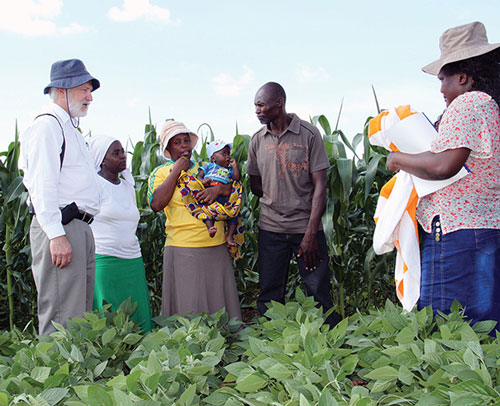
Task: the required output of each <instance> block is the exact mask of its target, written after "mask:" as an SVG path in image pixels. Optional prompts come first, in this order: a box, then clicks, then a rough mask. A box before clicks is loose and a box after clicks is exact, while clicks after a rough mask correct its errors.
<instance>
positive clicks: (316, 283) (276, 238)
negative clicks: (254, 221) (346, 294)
mask: <svg viewBox="0 0 500 406" xmlns="http://www.w3.org/2000/svg"><path fill="white" fill-rule="evenodd" d="M302 238H304V234H282V233H274V232H272V231H265V230H262V229H259V266H258V269H259V287H260V295H259V297H258V299H257V307H258V308H259V312H260V314H264V313H265V312H266V310H267V305H266V304H267V303H269V302H270V301H271V300H274V301H276V302H280V303H284V301H285V290H286V283H287V280H288V269H289V265H290V260H291V258H292V254H295V255H297V254H298V253H299V249H300V243H301V242H302ZM316 238H317V240H318V248H319V250H320V253H321V262H320V263H319V264H317V266H318V267H317V268H316V269H315V270H314V271H308V270H306V268H305V265H304V260H303V258H302V257H300V258H297V263H298V266H299V274H300V276H301V277H302V279H303V280H304V282H305V285H306V290H307V294H308V295H309V296H313V297H314V300H316V301H317V302H318V303H319V304H320V305H321V306H323V310H324V311H326V310H328V309H330V308H331V307H332V306H333V301H332V297H331V271H330V267H329V265H328V262H329V257H328V247H327V245H326V239H325V234H324V233H323V231H318V233H317V235H316ZM326 322H327V323H328V324H329V325H330V326H332V327H333V326H334V325H335V324H337V323H338V322H339V317H338V314H337V313H335V312H334V313H332V314H331V315H330V316H329V317H328V319H327V320H326Z"/></svg>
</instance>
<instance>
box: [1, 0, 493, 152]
mask: <svg viewBox="0 0 500 406" xmlns="http://www.w3.org/2000/svg"><path fill="white" fill-rule="evenodd" d="M472 21H481V22H483V23H484V24H485V26H486V30H487V33H488V38H489V41H490V43H497V42H500V24H499V23H498V22H499V21H500V2H499V0H476V1H474V2H473V1H470V0H467V1H465V0H440V1H436V0H432V1H431V0H420V1H416V2H403V1H384V0H381V1H368V0H367V1H361V0H358V1H356V0H351V1H345V0H342V1H338V0H309V1H307V2H306V1H296V0H265V1H263V0H254V1H234V0H221V1H217V0H214V1H210V2H209V1H202V0H191V1H169V0H85V1H77V0H38V1H35V0H0V49H1V52H0V72H1V74H2V97H1V102H0V103H1V105H0V152H1V151H5V150H6V149H7V146H8V144H9V143H10V142H11V141H12V140H13V139H14V134H15V127H16V123H17V126H18V128H19V131H21V132H22V131H23V130H24V129H25V128H26V127H27V126H28V125H29V124H30V123H31V122H32V120H33V118H34V117H35V116H36V115H37V114H39V112H40V111H41V110H43V108H44V106H46V105H47V104H48V103H49V102H50V99H49V97H48V96H46V95H45V96H44V95H43V88H44V87H45V86H46V85H47V84H48V83H49V82H50V78H49V74H50V66H51V64H52V63H53V62H54V61H57V60H63V59H70V58H79V59H81V60H83V61H84V63H85V65H86V67H87V69H88V70H89V72H90V73H91V74H92V75H93V76H94V77H96V78H97V79H99V81H100V82H101V87H100V88H99V89H98V90H96V91H95V92H94V93H93V97H94V101H93V103H92V105H91V106H90V109H89V113H88V115H87V117H85V118H82V119H81V121H80V127H81V129H82V131H83V133H84V134H88V133H89V132H91V133H92V134H93V135H99V134H105V135H109V136H113V137H115V138H118V139H119V140H120V141H122V143H123V144H124V146H126V145H128V146H129V149H130V148H131V146H132V145H133V144H135V143H136V142H137V141H140V140H142V139H143V136H144V127H145V125H146V124H147V123H148V122H149V115H151V121H152V123H153V124H155V125H157V127H158V128H160V127H161V126H162V124H163V123H164V121H165V120H166V119H169V118H174V119H176V120H178V121H182V122H184V123H185V124H186V125H187V126H188V127H189V128H190V129H191V130H193V131H195V132H196V131H198V128H199V127H200V126H201V125H202V124H203V123H208V124H209V125H210V127H211V129H212V130H213V132H214V134H215V137H216V138H220V139H224V140H228V141H229V140H232V138H233V137H234V135H235V133H236V128H238V130H239V132H240V133H242V134H250V135H251V134H253V133H254V132H255V131H257V130H258V129H259V128H260V126H261V125H260V123H259V122H258V120H257V118H256V117H255V113H254V106H253V100H254V96H255V93H256V91H257V90H258V88H259V87H260V86H261V85H263V84H264V83H266V82H268V81H275V82H279V83H280V84H281V85H283V87H284V88H285V90H286V93H287V105H286V107H287V111H288V112H293V113H297V114H298V115H299V117H301V118H302V119H305V120H308V119H309V118H310V117H313V116H315V115H319V114H324V115H326V117H327V118H328V119H329V121H330V123H332V125H335V123H336V121H337V118H338V115H339V110H340V107H341V105H342V106H343V107H342V112H341V114H340V119H339V125H338V127H339V129H341V130H343V132H344V133H345V134H346V135H347V136H348V137H353V136H354V135H355V134H356V133H358V132H361V131H362V130H363V126H364V123H365V120H366V119H367V117H368V116H373V115H376V114H377V109H376V104H375V99H374V96H373V91H372V87H373V88H374V89H375V92H376V94H377V98H378V101H379V104H380V107H381V108H389V107H392V106H397V105H401V104H410V105H411V106H412V107H413V108H414V109H415V110H417V111H423V112H425V113H426V114H427V115H428V116H429V118H431V119H434V118H435V117H437V116H438V115H439V114H440V113H441V112H442V110H443V109H444V107H445V105H444V100H443V98H442V95H441V94H440V92H439V86H440V84H439V81H438V79H437V78H436V77H434V76H431V75H428V74H425V73H423V72H422V71H421V67H422V66H424V65H426V64H428V63H430V62H432V61H434V60H436V59H438V58H439V55H440V51H439V37H440V35H441V34H442V32H443V31H444V30H445V29H447V28H450V27H453V26H456V25H461V24H465V23H468V22H472ZM200 133H201V135H205V136H206V135H207V127H206V126H202V127H201V129H200Z"/></svg>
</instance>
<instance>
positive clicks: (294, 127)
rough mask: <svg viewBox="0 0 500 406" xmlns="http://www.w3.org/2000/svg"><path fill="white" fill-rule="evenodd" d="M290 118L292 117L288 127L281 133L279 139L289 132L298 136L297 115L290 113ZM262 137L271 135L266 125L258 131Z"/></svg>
mask: <svg viewBox="0 0 500 406" xmlns="http://www.w3.org/2000/svg"><path fill="white" fill-rule="evenodd" d="M290 116H291V117H292V121H290V124H289V125H288V128H287V129H286V130H285V131H283V133H282V134H281V135H280V137H281V136H282V135H284V134H286V133H287V132H291V133H293V134H300V118H299V116H297V114H294V113H290ZM260 131H261V133H262V134H263V135H266V134H269V135H271V134H272V133H271V131H270V130H269V128H267V125H266V126H264V127H262V129H261V130H260Z"/></svg>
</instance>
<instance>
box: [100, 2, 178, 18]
mask: <svg viewBox="0 0 500 406" xmlns="http://www.w3.org/2000/svg"><path fill="white" fill-rule="evenodd" d="M108 16H109V18H110V19H111V20H114V21H120V22H128V21H135V20H139V19H145V20H152V21H159V22H167V23H168V22H170V11H169V10H168V9H166V8H161V7H159V6H155V5H153V4H151V3H150V2H149V0H124V2H123V6H122V8H121V9H120V8H119V7H112V8H111V9H110V10H109V12H108Z"/></svg>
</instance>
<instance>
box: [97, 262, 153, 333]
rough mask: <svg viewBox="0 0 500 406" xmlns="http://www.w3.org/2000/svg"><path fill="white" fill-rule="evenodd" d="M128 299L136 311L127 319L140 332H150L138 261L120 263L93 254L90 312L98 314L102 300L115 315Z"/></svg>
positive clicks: (145, 289) (144, 284)
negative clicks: (93, 282)
mask: <svg viewBox="0 0 500 406" xmlns="http://www.w3.org/2000/svg"><path fill="white" fill-rule="evenodd" d="M129 297H130V298H131V299H132V304H133V303H134V302H137V309H136V311H135V313H134V314H133V315H132V316H131V319H132V320H134V321H135V322H136V323H137V324H138V325H139V326H140V327H141V329H142V331H144V332H147V331H150V330H151V329H152V328H153V322H152V320H151V317H152V316H151V305H150V303H149V292H148V285H147V282H146V272H145V270H144V262H143V261H142V257H139V258H133V259H123V258H117V257H111V256H109V255H99V254H96V256H95V284H94V310H101V308H102V305H103V300H104V301H105V302H106V303H109V304H111V310H113V311H116V310H117V309H118V307H119V306H120V305H121V304H122V303H123V302H124V301H125V300H127V299H128V298H129Z"/></svg>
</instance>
